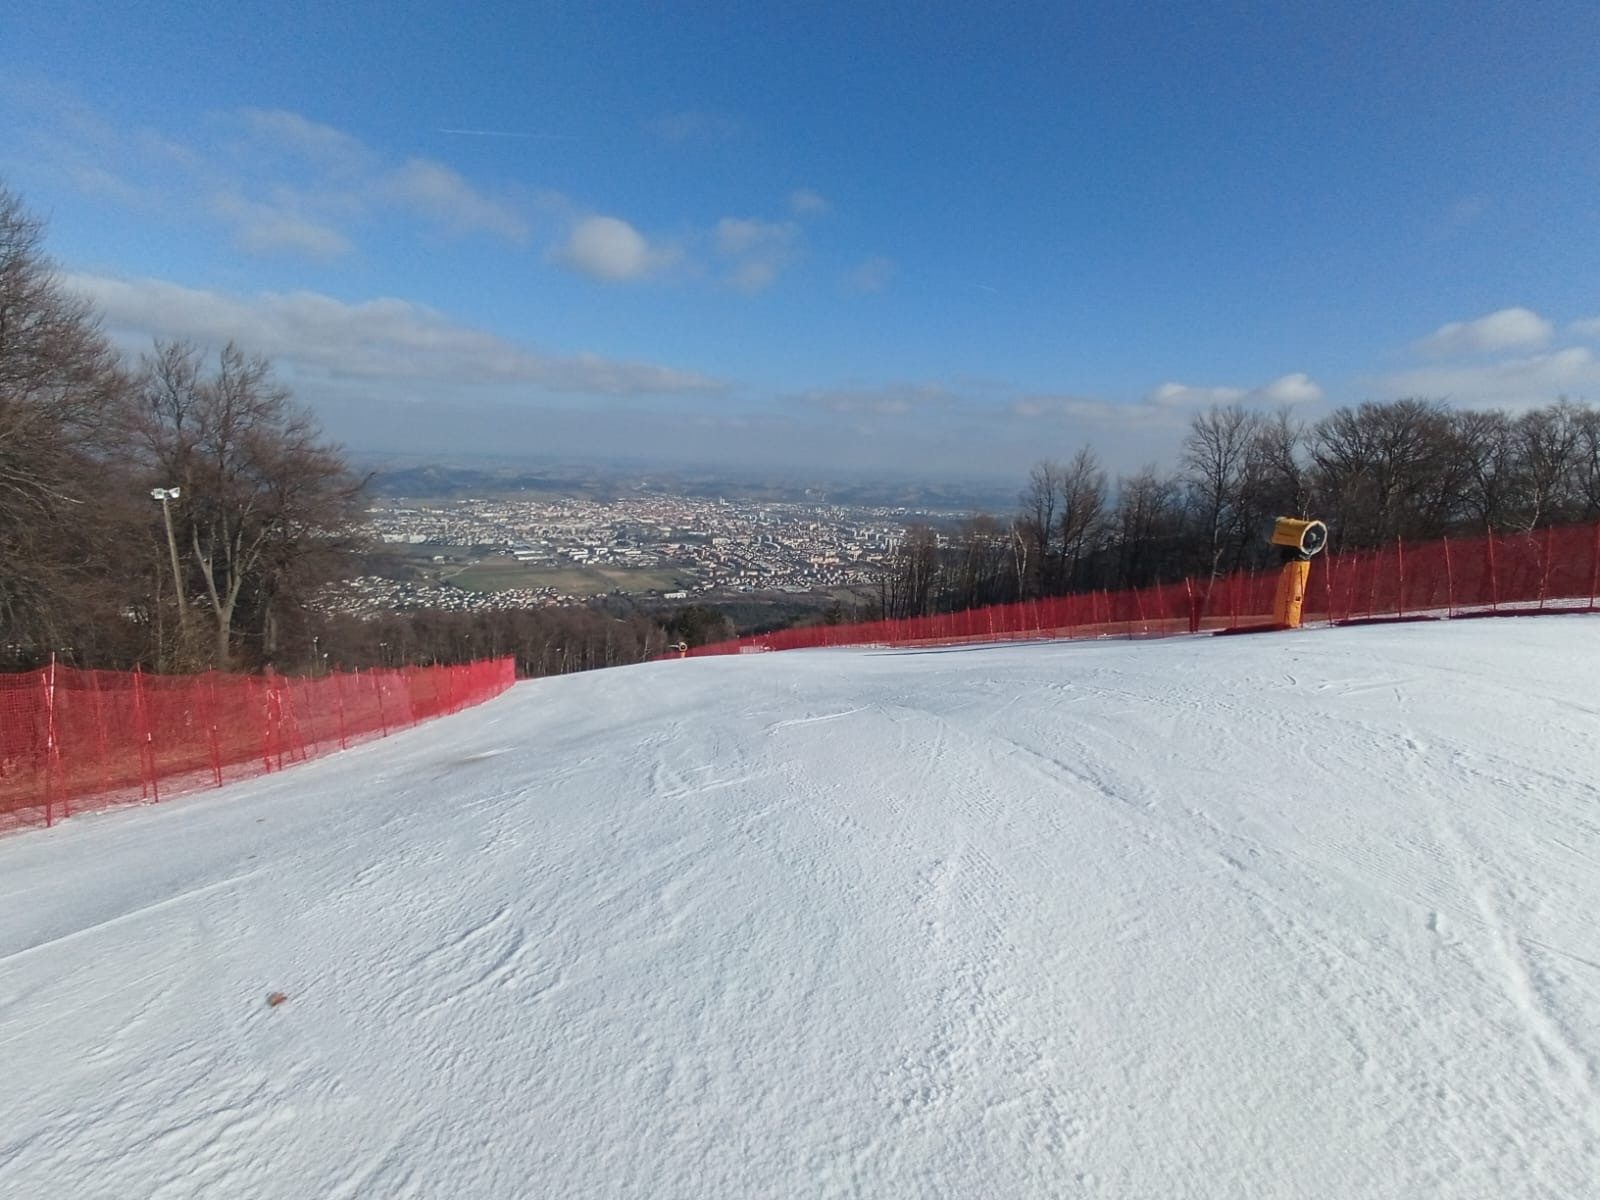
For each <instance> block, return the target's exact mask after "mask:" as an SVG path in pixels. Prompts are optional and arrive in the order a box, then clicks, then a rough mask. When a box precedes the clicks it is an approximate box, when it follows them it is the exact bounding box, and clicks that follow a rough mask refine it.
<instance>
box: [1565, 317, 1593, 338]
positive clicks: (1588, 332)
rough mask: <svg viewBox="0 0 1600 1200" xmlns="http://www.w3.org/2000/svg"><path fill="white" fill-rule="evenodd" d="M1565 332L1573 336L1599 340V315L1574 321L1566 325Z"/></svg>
mask: <svg viewBox="0 0 1600 1200" xmlns="http://www.w3.org/2000/svg"><path fill="white" fill-rule="evenodd" d="M1567 332H1568V333H1569V334H1571V335H1572V336H1573V337H1575V338H1583V339H1584V340H1585V341H1594V342H1600V317H1586V318H1584V319H1583V320H1581V321H1574V322H1573V323H1572V324H1571V325H1568V326H1567Z"/></svg>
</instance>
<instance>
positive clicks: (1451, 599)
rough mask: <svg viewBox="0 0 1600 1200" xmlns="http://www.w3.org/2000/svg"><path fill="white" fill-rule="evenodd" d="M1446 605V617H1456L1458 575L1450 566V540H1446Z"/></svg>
mask: <svg viewBox="0 0 1600 1200" xmlns="http://www.w3.org/2000/svg"><path fill="white" fill-rule="evenodd" d="M1444 597H1445V600H1444V604H1445V615H1446V616H1448V617H1453V616H1455V615H1456V573H1455V569H1454V568H1453V567H1452V566H1451V565H1450V539H1449V538H1448V537H1447V538H1445V539H1444Z"/></svg>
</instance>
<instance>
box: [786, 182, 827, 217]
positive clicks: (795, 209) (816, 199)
mask: <svg viewBox="0 0 1600 1200" xmlns="http://www.w3.org/2000/svg"><path fill="white" fill-rule="evenodd" d="M789 211H790V212H792V213H794V214H795V216H797V217H816V216H821V215H822V214H824V213H828V212H832V211H833V205H831V204H829V203H828V201H827V198H826V197H824V196H823V195H822V193H821V192H818V191H816V190H815V189H813V188H796V189H795V190H794V191H792V192H790V193H789Z"/></svg>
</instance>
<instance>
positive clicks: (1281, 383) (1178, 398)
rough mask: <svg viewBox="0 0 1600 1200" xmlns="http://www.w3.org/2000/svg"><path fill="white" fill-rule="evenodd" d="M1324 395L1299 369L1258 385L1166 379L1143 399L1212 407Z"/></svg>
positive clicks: (1162, 405) (1150, 402)
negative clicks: (1206, 384) (1215, 384)
mask: <svg viewBox="0 0 1600 1200" xmlns="http://www.w3.org/2000/svg"><path fill="white" fill-rule="evenodd" d="M1322 396H1323V392H1322V388H1321V387H1320V386H1318V384H1317V383H1316V382H1315V381H1314V380H1312V378H1311V377H1310V376H1309V375H1306V374H1304V373H1303V372H1296V373H1294V374H1292V375H1280V376H1279V377H1278V378H1276V379H1274V380H1272V381H1271V382H1270V383H1264V384H1262V385H1261V386H1260V387H1256V388H1240V387H1190V386H1189V385H1187V384H1182V383H1163V384H1161V385H1160V386H1159V387H1157V388H1156V389H1154V390H1153V391H1151V392H1150V393H1149V394H1147V395H1146V396H1145V398H1144V402H1145V403H1146V404H1148V405H1152V406H1154V407H1156V408H1169V409H1178V408H1181V409H1195V408H1209V407H1210V406H1211V405H1213V404H1244V405H1252V406H1259V407H1273V408H1276V407H1279V406H1281V405H1285V404H1315V403H1316V402H1317V401H1319V400H1321V399H1322Z"/></svg>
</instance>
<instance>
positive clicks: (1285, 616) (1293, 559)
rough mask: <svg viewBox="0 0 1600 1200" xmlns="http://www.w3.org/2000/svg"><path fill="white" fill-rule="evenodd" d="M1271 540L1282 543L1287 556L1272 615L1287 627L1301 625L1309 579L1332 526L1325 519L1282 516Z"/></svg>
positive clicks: (1274, 599) (1278, 545) (1268, 538)
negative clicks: (1329, 527)
mask: <svg viewBox="0 0 1600 1200" xmlns="http://www.w3.org/2000/svg"><path fill="white" fill-rule="evenodd" d="M1267 540H1268V541H1269V542H1271V543H1272V544H1273V545H1274V546H1276V547H1278V553H1279V554H1280V555H1281V556H1282V558H1283V572H1282V573H1281V574H1280V575H1279V576H1278V593H1277V595H1276V596H1275V597H1274V598H1273V601H1272V619H1273V621H1274V622H1275V623H1276V624H1278V625H1279V626H1281V627H1282V628H1284V629H1299V628H1300V610H1301V608H1302V607H1304V605H1305V602H1306V580H1308V579H1309V578H1310V577H1311V560H1312V559H1313V558H1314V557H1315V556H1316V555H1318V554H1320V553H1322V550H1323V548H1324V547H1325V546H1326V545H1327V544H1328V527H1327V526H1326V525H1324V524H1323V523H1322V522H1321V521H1301V520H1299V519H1297V518H1295V517H1279V518H1277V520H1275V521H1273V523H1272V529H1271V531H1270V532H1269V533H1268V534H1267Z"/></svg>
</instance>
